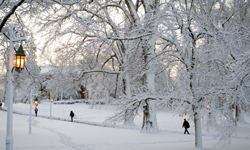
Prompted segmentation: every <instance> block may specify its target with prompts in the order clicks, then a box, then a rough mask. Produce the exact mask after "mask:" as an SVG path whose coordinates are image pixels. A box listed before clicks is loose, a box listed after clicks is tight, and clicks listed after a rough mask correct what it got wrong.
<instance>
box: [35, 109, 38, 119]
mask: <svg viewBox="0 0 250 150" xmlns="http://www.w3.org/2000/svg"><path fill="white" fill-rule="evenodd" d="M37 112H38V109H37V107H36V108H35V114H36V117H37Z"/></svg>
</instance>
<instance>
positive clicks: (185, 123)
mask: <svg viewBox="0 0 250 150" xmlns="http://www.w3.org/2000/svg"><path fill="white" fill-rule="evenodd" d="M189 127H190V125H189V123H188V121H187V120H186V119H184V122H183V125H182V128H185V131H184V134H186V132H187V134H189V132H188V128H189Z"/></svg>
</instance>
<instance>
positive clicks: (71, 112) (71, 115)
mask: <svg viewBox="0 0 250 150" xmlns="http://www.w3.org/2000/svg"><path fill="white" fill-rule="evenodd" d="M69 115H70V117H71V122H73V117H74V116H75V114H74V112H73V111H72V110H71V111H70V114H69Z"/></svg>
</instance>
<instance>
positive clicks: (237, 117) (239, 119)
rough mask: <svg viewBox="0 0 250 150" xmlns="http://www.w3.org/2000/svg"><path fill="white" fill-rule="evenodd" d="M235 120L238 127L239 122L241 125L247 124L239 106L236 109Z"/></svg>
mask: <svg viewBox="0 0 250 150" xmlns="http://www.w3.org/2000/svg"><path fill="white" fill-rule="evenodd" d="M235 120H236V126H237V122H239V123H245V122H246V121H245V118H244V114H243V112H242V110H241V109H240V108H239V106H238V105H236V107H235Z"/></svg>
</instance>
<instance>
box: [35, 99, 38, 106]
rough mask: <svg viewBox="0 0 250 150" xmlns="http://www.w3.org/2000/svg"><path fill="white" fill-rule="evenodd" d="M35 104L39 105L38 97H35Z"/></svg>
mask: <svg viewBox="0 0 250 150" xmlns="http://www.w3.org/2000/svg"><path fill="white" fill-rule="evenodd" d="M35 105H36V106H38V99H37V98H36V99H35Z"/></svg>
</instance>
